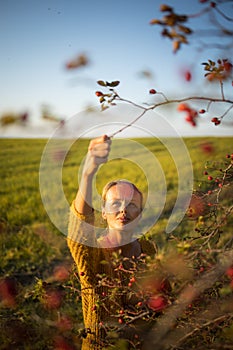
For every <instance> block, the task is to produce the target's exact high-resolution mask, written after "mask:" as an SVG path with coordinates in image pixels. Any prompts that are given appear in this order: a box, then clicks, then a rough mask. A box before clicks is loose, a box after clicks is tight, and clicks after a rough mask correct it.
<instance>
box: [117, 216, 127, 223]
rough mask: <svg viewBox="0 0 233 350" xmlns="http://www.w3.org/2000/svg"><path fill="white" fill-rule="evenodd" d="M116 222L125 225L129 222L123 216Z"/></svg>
mask: <svg viewBox="0 0 233 350" xmlns="http://www.w3.org/2000/svg"><path fill="white" fill-rule="evenodd" d="M117 220H119V221H120V222H122V223H123V224H126V223H127V222H129V218H127V217H125V216H121V217H119V218H118V219H117Z"/></svg>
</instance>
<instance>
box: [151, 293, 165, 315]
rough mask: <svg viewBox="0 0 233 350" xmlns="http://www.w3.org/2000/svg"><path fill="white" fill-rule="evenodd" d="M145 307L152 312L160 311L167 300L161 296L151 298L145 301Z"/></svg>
mask: <svg viewBox="0 0 233 350" xmlns="http://www.w3.org/2000/svg"><path fill="white" fill-rule="evenodd" d="M147 305H148V307H149V308H150V309H152V310H153V311H162V310H163V309H164V308H165V307H166V306H167V300H166V299H165V297H163V296H161V295H158V296H153V297H150V298H149V299H148V300H147Z"/></svg>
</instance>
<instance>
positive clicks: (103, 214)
mask: <svg viewBox="0 0 233 350" xmlns="http://www.w3.org/2000/svg"><path fill="white" fill-rule="evenodd" d="M102 218H103V219H104V220H106V211H105V209H104V208H102Z"/></svg>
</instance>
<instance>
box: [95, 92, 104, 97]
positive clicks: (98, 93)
mask: <svg viewBox="0 0 233 350" xmlns="http://www.w3.org/2000/svg"><path fill="white" fill-rule="evenodd" d="M95 94H96V96H98V97H100V96H103V93H102V92H101V91H96V92H95Z"/></svg>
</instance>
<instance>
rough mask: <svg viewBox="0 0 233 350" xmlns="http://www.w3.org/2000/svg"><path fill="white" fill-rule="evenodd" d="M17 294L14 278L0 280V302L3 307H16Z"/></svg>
mask: <svg viewBox="0 0 233 350" xmlns="http://www.w3.org/2000/svg"><path fill="white" fill-rule="evenodd" d="M17 294H18V286H17V282H16V280H15V279H14V278H11V277H5V278H3V279H2V280H0V301H2V303H3V305H4V306H5V307H14V306H15V305H16V296H17Z"/></svg>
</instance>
